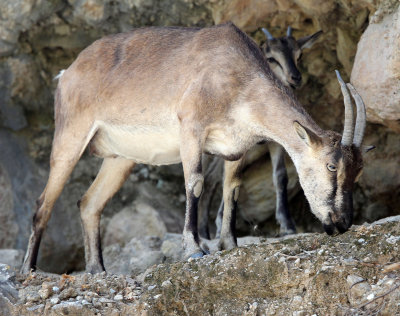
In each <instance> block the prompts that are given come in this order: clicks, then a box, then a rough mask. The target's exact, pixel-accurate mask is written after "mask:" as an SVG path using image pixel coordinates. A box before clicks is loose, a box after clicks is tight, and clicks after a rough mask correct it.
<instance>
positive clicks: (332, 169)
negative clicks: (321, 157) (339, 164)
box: [326, 163, 337, 172]
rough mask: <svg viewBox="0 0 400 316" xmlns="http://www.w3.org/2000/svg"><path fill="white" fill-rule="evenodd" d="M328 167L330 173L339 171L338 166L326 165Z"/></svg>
mask: <svg viewBox="0 0 400 316" xmlns="http://www.w3.org/2000/svg"><path fill="white" fill-rule="evenodd" d="M326 167H327V168H328V170H329V171H330V172H336V170H337V168H336V166H335V165H333V164H331V163H328V164H327V165H326Z"/></svg>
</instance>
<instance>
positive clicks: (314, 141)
mask: <svg viewBox="0 0 400 316" xmlns="http://www.w3.org/2000/svg"><path fill="white" fill-rule="evenodd" d="M293 127H294V129H295V131H296V133H297V135H298V136H299V137H300V139H301V140H302V141H303V142H304V143H305V144H306V145H307V146H308V147H314V146H317V145H319V144H320V143H321V139H320V138H319V136H317V135H316V134H315V133H314V132H312V131H310V130H309V129H308V128H307V127H304V126H303V125H301V124H300V123H299V122H297V121H294V122H293Z"/></svg>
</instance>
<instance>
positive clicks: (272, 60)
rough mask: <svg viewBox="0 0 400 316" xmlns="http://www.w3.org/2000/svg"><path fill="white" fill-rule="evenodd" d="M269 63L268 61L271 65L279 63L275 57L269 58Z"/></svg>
mask: <svg viewBox="0 0 400 316" xmlns="http://www.w3.org/2000/svg"><path fill="white" fill-rule="evenodd" d="M267 61H268V62H269V63H278V62H277V61H276V59H275V58H273V57H269V58H267Z"/></svg>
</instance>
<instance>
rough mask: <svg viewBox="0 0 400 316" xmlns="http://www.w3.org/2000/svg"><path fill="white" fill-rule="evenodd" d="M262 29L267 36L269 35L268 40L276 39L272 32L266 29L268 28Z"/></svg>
mask: <svg viewBox="0 0 400 316" xmlns="http://www.w3.org/2000/svg"><path fill="white" fill-rule="evenodd" d="M261 30H262V31H263V32H264V34H265V36H266V37H267V40H269V41H270V40H273V39H274V37H273V36H272V35H271V33H270V32H268V30H267V29H266V28H264V27H263V28H261Z"/></svg>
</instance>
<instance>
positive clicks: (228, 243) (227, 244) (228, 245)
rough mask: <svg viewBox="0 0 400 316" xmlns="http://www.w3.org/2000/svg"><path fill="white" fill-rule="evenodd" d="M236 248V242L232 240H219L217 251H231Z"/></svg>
mask: <svg viewBox="0 0 400 316" xmlns="http://www.w3.org/2000/svg"><path fill="white" fill-rule="evenodd" d="M236 247H237V242H236V241H235V239H233V238H220V240H219V242H218V250H231V249H233V248H236Z"/></svg>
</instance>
